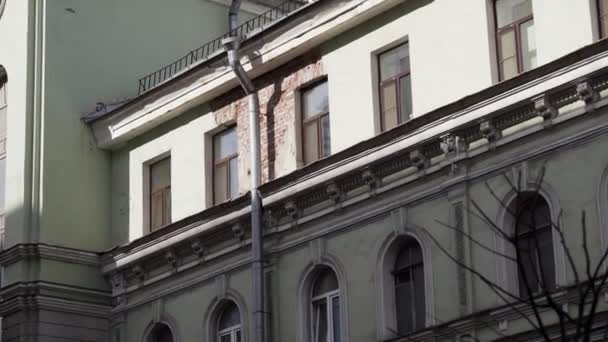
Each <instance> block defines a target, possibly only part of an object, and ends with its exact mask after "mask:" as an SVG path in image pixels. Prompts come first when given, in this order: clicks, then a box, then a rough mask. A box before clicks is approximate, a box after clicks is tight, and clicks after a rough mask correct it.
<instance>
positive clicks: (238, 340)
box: [236, 330, 241, 342]
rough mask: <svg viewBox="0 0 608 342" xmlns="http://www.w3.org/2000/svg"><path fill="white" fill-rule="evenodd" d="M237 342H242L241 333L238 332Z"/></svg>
mask: <svg viewBox="0 0 608 342" xmlns="http://www.w3.org/2000/svg"><path fill="white" fill-rule="evenodd" d="M236 342H241V331H240V330H237V332H236Z"/></svg>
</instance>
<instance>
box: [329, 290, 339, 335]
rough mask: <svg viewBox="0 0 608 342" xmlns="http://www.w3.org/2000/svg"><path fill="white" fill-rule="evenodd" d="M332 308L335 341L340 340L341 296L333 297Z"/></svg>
mask: <svg viewBox="0 0 608 342" xmlns="http://www.w3.org/2000/svg"><path fill="white" fill-rule="evenodd" d="M331 310H332V312H331V315H332V327H333V334H334V342H340V341H341V339H340V297H333V298H332V299H331Z"/></svg>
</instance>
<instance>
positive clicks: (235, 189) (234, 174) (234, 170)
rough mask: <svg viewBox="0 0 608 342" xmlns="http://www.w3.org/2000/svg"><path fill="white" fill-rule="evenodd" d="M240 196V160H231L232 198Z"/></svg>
mask: <svg viewBox="0 0 608 342" xmlns="http://www.w3.org/2000/svg"><path fill="white" fill-rule="evenodd" d="M238 195H239V160H238V158H232V159H230V198H235V197H236V196H238Z"/></svg>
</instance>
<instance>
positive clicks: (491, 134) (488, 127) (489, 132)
mask: <svg viewBox="0 0 608 342" xmlns="http://www.w3.org/2000/svg"><path fill="white" fill-rule="evenodd" d="M479 131H480V132H481V135H482V136H483V137H484V138H486V139H487V140H488V143H489V144H490V148H494V144H495V143H496V140H498V139H500V138H502V133H501V132H500V130H499V129H497V128H496V127H495V126H494V124H493V123H492V122H491V121H490V120H484V121H482V122H481V124H480V125H479Z"/></svg>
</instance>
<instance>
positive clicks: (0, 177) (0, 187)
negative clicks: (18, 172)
mask: <svg viewBox="0 0 608 342" xmlns="http://www.w3.org/2000/svg"><path fill="white" fill-rule="evenodd" d="M5 202H6V158H2V159H0V213H4V210H5V209H6V203H5Z"/></svg>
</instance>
